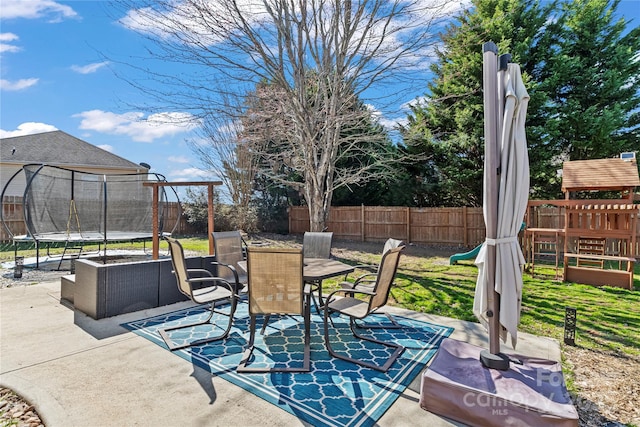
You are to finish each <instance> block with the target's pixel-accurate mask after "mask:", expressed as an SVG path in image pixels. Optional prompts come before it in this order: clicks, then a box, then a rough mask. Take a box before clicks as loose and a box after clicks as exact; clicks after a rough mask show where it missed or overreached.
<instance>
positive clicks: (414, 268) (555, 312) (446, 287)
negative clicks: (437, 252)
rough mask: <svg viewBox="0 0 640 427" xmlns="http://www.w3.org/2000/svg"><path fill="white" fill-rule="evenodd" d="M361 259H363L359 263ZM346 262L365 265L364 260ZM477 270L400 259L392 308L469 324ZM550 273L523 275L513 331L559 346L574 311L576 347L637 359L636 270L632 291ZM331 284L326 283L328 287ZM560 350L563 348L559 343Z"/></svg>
mask: <svg viewBox="0 0 640 427" xmlns="http://www.w3.org/2000/svg"><path fill="white" fill-rule="evenodd" d="M363 258H364V259H363ZM345 261H347V262H351V261H358V262H371V261H372V260H371V259H369V258H368V257H362V258H360V259H356V260H349V259H345ZM477 274H478V269H477V267H476V266H475V264H474V263H473V260H468V261H460V262H459V263H458V264H457V265H449V259H448V257H443V256H440V257H438V256H436V257H419V256H411V254H410V252H409V253H408V254H407V256H404V257H403V258H402V259H401V265H400V269H399V272H398V276H397V278H396V282H395V283H396V286H395V287H394V289H393V290H392V297H393V300H394V302H393V303H394V304H396V305H398V306H401V307H404V308H407V309H410V310H414V311H419V312H424V313H432V314H437V315H441V316H446V317H451V318H456V319H462V320H467V321H471V322H475V321H476V318H475V316H474V315H473V296H474V292H475V285H476V277H477ZM553 279H554V270H553V269H552V268H544V267H542V268H540V267H537V268H536V271H535V277H532V276H531V275H530V274H528V273H525V274H524V277H523V281H524V288H523V296H522V310H521V321H520V326H519V330H520V331H523V332H528V333H531V334H534V335H540V336H547V337H551V338H554V339H556V340H558V341H560V342H561V343H563V341H564V317H565V311H566V308H567V307H572V308H575V309H576V311H577V316H576V318H577V322H576V344H577V345H578V346H581V347H584V348H589V349H593V350H598V351H607V352H612V353H616V354H621V355H632V356H640V309H639V307H640V267H639V265H638V264H636V266H635V278H634V281H635V290H633V291H631V290H626V289H621V288H614V287H608V286H605V287H595V286H590V285H580V284H575V283H563V282H560V281H555V280H553ZM329 283H331V282H329ZM563 345H564V344H563Z"/></svg>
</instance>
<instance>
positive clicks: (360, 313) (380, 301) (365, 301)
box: [324, 246, 405, 372]
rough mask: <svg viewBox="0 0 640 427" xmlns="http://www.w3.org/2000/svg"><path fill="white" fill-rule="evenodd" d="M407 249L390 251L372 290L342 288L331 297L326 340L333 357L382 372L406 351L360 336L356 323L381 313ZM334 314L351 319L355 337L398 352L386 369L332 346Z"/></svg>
mask: <svg viewBox="0 0 640 427" xmlns="http://www.w3.org/2000/svg"><path fill="white" fill-rule="evenodd" d="M403 249H404V246H398V247H397V248H393V249H390V250H389V251H387V253H385V254H384V255H383V256H382V261H381V262H380V268H379V269H378V274H377V275H376V280H375V283H374V285H373V287H372V289H371V290H367V289H358V288H357V287H356V288H354V289H338V290H337V291H334V292H331V293H330V294H329V296H327V299H326V303H325V305H324V340H325V344H326V346H327V350H328V351H329V354H330V355H331V356H333V357H336V358H338V359H342V360H347V361H350V362H353V363H356V364H358V365H361V366H366V367H368V368H372V369H375V370H378V371H382V372H386V371H387V370H388V369H389V368H390V367H391V365H392V364H393V362H394V361H395V360H396V359H397V358H398V356H399V355H400V354H401V353H402V352H403V351H404V349H405V348H404V347H403V346H402V345H399V344H395V343H391V342H385V341H380V340H377V339H375V338H371V337H365V336H362V335H360V334H358V332H356V323H355V321H356V319H364V318H366V317H367V316H369V315H371V314H374V313H375V312H376V311H377V310H379V309H380V308H382V307H384V306H385V305H386V304H387V300H388V298H389V291H390V290H391V284H392V283H393V279H394V277H395V275H396V271H397V270H398V263H399V262H400V253H401V251H402V250H403ZM337 294H343V295H344V296H342V297H337ZM356 296H360V297H361V298H356ZM332 313H339V314H342V315H345V316H348V317H349V328H350V329H351V332H352V333H353V336H354V337H356V338H359V339H361V340H365V341H369V342H373V343H376V344H380V345H383V346H386V347H390V348H392V349H395V351H394V352H393V354H391V355H390V356H389V357H388V358H387V360H386V362H385V363H384V364H383V365H382V366H379V365H376V364H373V363H369V362H366V361H363V360H359V359H355V358H352V357H349V356H347V355H345V354H339V353H337V352H336V351H335V350H334V349H333V348H332V347H331V338H330V336H329V323H330V320H331V318H330V316H331V314H332ZM331 323H333V322H331Z"/></svg>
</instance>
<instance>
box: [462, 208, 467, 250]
mask: <svg viewBox="0 0 640 427" xmlns="http://www.w3.org/2000/svg"><path fill="white" fill-rule="evenodd" d="M462 217H463V219H462V229H463V233H464V237H463V238H462V240H463V244H464V246H465V247H467V246H469V237H468V236H467V235H468V234H469V226H468V225H467V207H466V206H463V207H462Z"/></svg>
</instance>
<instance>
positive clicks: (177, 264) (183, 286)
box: [164, 236, 191, 298]
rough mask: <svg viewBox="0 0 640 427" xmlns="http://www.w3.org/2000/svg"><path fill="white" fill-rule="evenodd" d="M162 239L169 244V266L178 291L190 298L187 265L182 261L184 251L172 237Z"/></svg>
mask: <svg viewBox="0 0 640 427" xmlns="http://www.w3.org/2000/svg"><path fill="white" fill-rule="evenodd" d="M164 239H165V240H166V241H167V243H169V252H170V253H171V264H172V265H173V272H174V274H175V276H176V280H177V281H178V289H179V290H180V292H182V293H183V294H185V295H187V296H188V297H189V298H191V286H190V285H189V282H188V281H187V279H188V274H187V263H186V261H185V259H184V249H183V248H182V244H180V242H179V241H178V240H176V239H174V238H173V237H167V236H165V237H164Z"/></svg>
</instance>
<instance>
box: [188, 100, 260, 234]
mask: <svg viewBox="0 0 640 427" xmlns="http://www.w3.org/2000/svg"><path fill="white" fill-rule="evenodd" d="M226 99H227V100H226V101H225V105H226V106H227V107H226V109H225V111H226V112H227V114H225V115H223V114H208V115H206V116H205V117H204V118H203V120H202V121H201V123H200V127H199V128H198V130H197V131H196V133H197V134H198V136H199V138H198V139H195V140H190V141H188V145H189V147H190V148H191V151H192V152H193V153H194V154H196V156H197V157H198V159H199V161H200V163H201V165H202V166H203V167H204V168H205V169H207V170H209V171H211V172H214V173H215V174H216V175H217V176H219V177H220V178H221V180H222V182H223V183H224V187H225V188H226V190H227V191H226V196H228V198H229V199H230V200H231V202H232V204H233V206H234V213H235V216H234V218H233V221H234V225H235V226H236V227H237V228H240V229H242V230H244V231H246V232H249V233H251V232H254V231H256V230H257V215H256V212H255V209H254V207H253V205H252V196H253V182H254V179H255V176H256V174H257V173H258V165H259V163H258V162H259V157H257V156H255V155H254V154H253V151H254V148H253V147H256V144H255V143H253V142H250V141H248V140H246V138H243V137H242V135H243V128H242V123H241V122H240V121H239V120H238V119H236V117H239V116H241V110H242V106H241V105H240V103H239V102H238V100H233V99H231V98H230V97H226ZM249 144H251V146H250V145H249Z"/></svg>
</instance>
